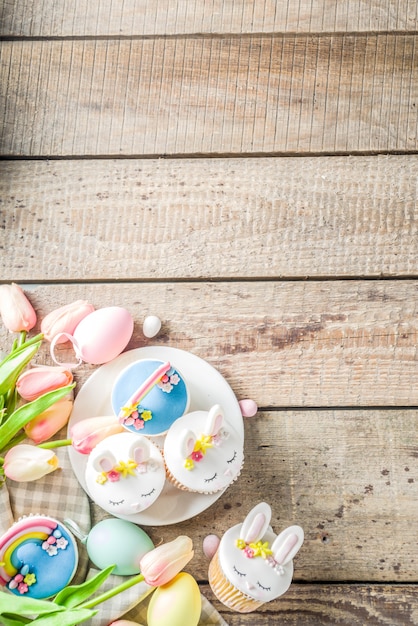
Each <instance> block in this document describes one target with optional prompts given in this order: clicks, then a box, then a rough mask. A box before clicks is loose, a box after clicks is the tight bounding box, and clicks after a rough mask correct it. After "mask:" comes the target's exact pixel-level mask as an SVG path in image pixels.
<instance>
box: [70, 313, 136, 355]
mask: <svg viewBox="0 0 418 626" xmlns="http://www.w3.org/2000/svg"><path fill="white" fill-rule="evenodd" d="M133 329H134V322H133V319H132V316H131V314H130V313H129V311H127V310H126V309H124V308H122V307H118V306H110V307H104V308H102V309H97V310H96V311H93V313H90V314H89V315H87V317H85V318H84V319H82V320H81V322H80V323H79V324H78V326H77V328H76V329H75V331H74V335H73V337H74V347H75V351H76V355H77V357H79V358H81V359H82V360H83V361H85V362H86V363H91V364H92V365H101V364H102V363H108V362H109V361H111V360H112V359H114V358H116V357H117V356H118V355H119V354H120V353H121V352H122V351H123V350H124V349H125V348H126V346H127V344H128V343H129V340H130V338H131V337H132V333H133Z"/></svg>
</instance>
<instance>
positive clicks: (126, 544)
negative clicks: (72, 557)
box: [86, 518, 154, 576]
mask: <svg viewBox="0 0 418 626" xmlns="http://www.w3.org/2000/svg"><path fill="white" fill-rule="evenodd" d="M86 546H87V552H88V555H89V557H90V559H91V560H92V561H93V563H94V564H95V565H96V567H98V568H99V569H105V568H106V567H108V566H109V565H116V567H115V569H114V570H113V574H118V575H119V576H129V575H131V574H138V573H139V571H140V568H139V561H140V560H141V559H142V557H143V556H144V554H146V553H147V552H149V551H150V550H153V548H154V544H153V542H152V541H151V539H150V538H149V537H148V535H147V534H146V533H145V532H144V531H143V530H142V528H139V526H136V524H133V523H132V522H128V521H126V520H122V519H116V518H109V519H105V520H103V521H102V522H99V523H98V524H96V526H93V528H92V529H91V531H90V532H89V534H88V537H87V541H86Z"/></svg>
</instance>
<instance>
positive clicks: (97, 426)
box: [70, 415, 125, 454]
mask: <svg viewBox="0 0 418 626" xmlns="http://www.w3.org/2000/svg"><path fill="white" fill-rule="evenodd" d="M124 430H125V429H124V428H123V426H121V424H120V423H119V420H118V418H117V417H116V415H110V416H108V417H89V418H88V419H85V420H82V421H81V422H77V424H74V426H72V428H71V432H70V437H71V439H72V446H73V448H74V449H75V450H77V452H81V454H90V452H91V451H92V450H93V448H95V447H96V446H97V444H98V443H99V442H100V441H102V440H103V439H105V438H106V437H109V436H110V435H116V434H117V433H122V432H124Z"/></svg>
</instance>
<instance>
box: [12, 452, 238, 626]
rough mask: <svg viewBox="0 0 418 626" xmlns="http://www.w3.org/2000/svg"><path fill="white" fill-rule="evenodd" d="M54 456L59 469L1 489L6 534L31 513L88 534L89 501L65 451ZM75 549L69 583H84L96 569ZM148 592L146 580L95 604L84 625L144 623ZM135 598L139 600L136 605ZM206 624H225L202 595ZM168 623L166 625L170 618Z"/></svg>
mask: <svg viewBox="0 0 418 626" xmlns="http://www.w3.org/2000/svg"><path fill="white" fill-rule="evenodd" d="M57 456H58V458H59V461H60V468H61V469H59V470H56V471H55V472H53V473H52V474H48V476H45V477H44V478H42V479H40V480H37V481H34V482H29V483H17V482H14V481H11V480H10V481H9V480H8V481H7V483H6V484H4V485H3V486H2V487H1V488H0V533H1V534H3V533H5V532H6V531H7V530H8V528H9V527H10V526H11V525H12V524H13V522H15V521H17V520H18V519H19V518H20V517H22V516H23V515H30V514H31V513H32V514H42V515H49V516H51V517H54V518H56V519H57V520H59V521H64V519H66V518H69V519H71V520H73V521H74V522H75V523H76V524H77V526H78V527H79V528H80V529H81V530H82V531H83V532H85V533H86V534H87V533H88V531H89V529H90V527H91V516H90V504H89V500H88V498H87V496H86V494H85V492H84V491H83V489H82V488H81V487H80V485H79V483H78V481H77V479H76V477H75V475H74V473H73V471H72V469H71V465H70V461H69V458H68V453H67V450H66V449H65V448H59V449H58V450H57ZM78 548H79V566H78V569H77V573H76V575H75V577H74V579H73V581H72V584H76V583H80V582H83V580H85V579H86V578H90V576H92V575H94V574H95V573H96V570H94V569H93V568H91V567H90V565H89V559H88V556H87V552H86V549H85V547H84V545H83V544H82V543H81V542H78ZM120 582H121V577H120V576H110V577H109V578H108V580H107V581H106V583H105V584H104V585H102V587H101V588H100V591H99V593H102V592H103V591H105V590H107V589H110V588H112V587H115V586H116V585H118V584H120ZM151 592H152V588H151V587H149V586H148V585H147V584H146V583H145V582H142V583H139V584H138V585H135V586H134V587H131V588H130V589H128V590H126V591H124V592H122V593H120V594H118V595H116V596H114V597H113V598H111V599H110V600H107V601H106V602H103V603H102V604H100V605H98V606H97V607H95V608H96V609H98V613H97V615H96V616H95V617H93V618H92V619H91V620H89V621H87V622H83V624H86V626H107V625H108V624H110V623H111V622H112V621H113V620H116V619H118V618H121V617H122V616H123V617H124V619H129V620H131V621H134V622H139V623H140V624H144V625H146V624H147V621H146V614H147V605H148V602H149V598H150V594H151ZM138 599H140V600H141V601H140V603H139V604H138ZM209 624H216V625H218V626H227V624H226V622H225V621H224V620H223V619H222V617H221V616H220V615H219V613H218V612H217V611H216V610H215V609H214V607H213V606H212V605H211V604H210V602H209V601H208V600H206V598H204V597H203V596H202V614H201V617H200V621H199V626H208V625H209ZM167 626H169V621H168V622H167Z"/></svg>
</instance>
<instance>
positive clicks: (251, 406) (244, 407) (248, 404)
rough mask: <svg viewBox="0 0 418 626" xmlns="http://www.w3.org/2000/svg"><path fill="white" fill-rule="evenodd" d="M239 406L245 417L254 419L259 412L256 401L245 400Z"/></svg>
mask: <svg viewBox="0 0 418 626" xmlns="http://www.w3.org/2000/svg"><path fill="white" fill-rule="evenodd" d="M238 404H239V406H240V409H241V413H242V416H243V417H254V415H255V414H256V413H257V411H258V406H257V403H256V402H254V400H250V399H245V400H240V401H239V403H238Z"/></svg>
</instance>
